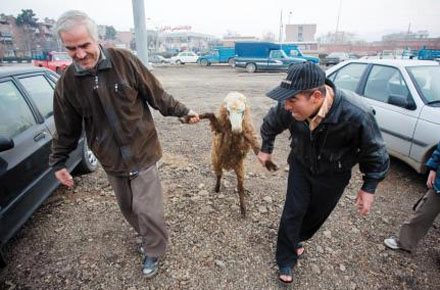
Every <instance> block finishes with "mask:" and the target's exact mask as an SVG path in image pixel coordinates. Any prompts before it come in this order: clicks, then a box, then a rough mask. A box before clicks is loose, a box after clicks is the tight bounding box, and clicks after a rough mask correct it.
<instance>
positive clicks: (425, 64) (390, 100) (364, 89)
mask: <svg viewBox="0 0 440 290" xmlns="http://www.w3.org/2000/svg"><path fill="white" fill-rule="evenodd" d="M326 74H327V77H328V78H329V79H330V80H332V81H333V82H334V84H335V85H336V87H337V88H341V89H347V90H350V91H353V92H355V93H357V94H358V95H360V96H362V97H363V99H364V101H365V102H367V103H368V104H370V105H371V107H372V108H373V110H374V113H375V116H376V120H377V123H378V125H379V127H380V130H381V132H382V136H383V138H384V139H385V142H386V146H387V149H388V152H389V153H390V154H391V155H392V156H394V157H396V158H398V159H400V160H402V161H404V162H405V163H407V164H409V165H410V166H411V167H412V168H414V169H415V170H416V171H417V172H418V173H424V172H425V171H426V168H425V166H424V164H425V163H426V161H427V159H428V158H429V157H430V156H431V154H432V152H433V150H434V148H435V146H436V145H437V144H438V142H439V141H440V65H439V63H437V62H435V61H422V60H403V59H359V60H352V61H346V62H343V63H340V64H338V65H336V66H334V67H332V68H330V69H328V70H327V71H326Z"/></svg>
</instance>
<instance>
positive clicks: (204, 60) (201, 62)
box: [200, 58, 209, 66]
mask: <svg viewBox="0 0 440 290" xmlns="http://www.w3.org/2000/svg"><path fill="white" fill-rule="evenodd" d="M200 65H202V66H208V65H209V62H208V60H207V59H205V58H203V59H201V60H200Z"/></svg>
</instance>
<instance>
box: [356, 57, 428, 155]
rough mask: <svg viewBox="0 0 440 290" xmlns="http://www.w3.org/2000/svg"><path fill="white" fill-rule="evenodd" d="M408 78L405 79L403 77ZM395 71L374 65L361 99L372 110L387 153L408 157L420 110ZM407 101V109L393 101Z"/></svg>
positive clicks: (394, 68) (405, 82) (406, 82)
mask: <svg viewBox="0 0 440 290" xmlns="http://www.w3.org/2000/svg"><path fill="white" fill-rule="evenodd" d="M406 76H407V75H406ZM409 82H410V79H409V77H408V76H407V79H406V80H405V78H404V76H403V75H402V72H401V71H400V69H399V68H398V67H394V66H387V65H379V64H373V65H372V66H371V70H370V71H369V73H368V76H367V78H366V81H365V83H364V86H363V88H361V95H362V96H363V97H365V101H367V102H368V103H369V104H370V105H371V106H372V107H373V108H374V110H375V115H376V120H377V123H378V125H379V127H380V130H381V131H382V136H383V138H384V140H385V142H386V145H387V148H388V150H390V151H392V153H394V154H395V155H400V156H402V157H404V156H405V157H407V156H409V152H410V149H411V144H412V140H413V136H414V131H415V127H416V124H417V119H418V116H419V114H420V109H421V106H417V105H416V103H415V101H414V98H413V96H412V94H411V92H410V89H409V88H408V83H409ZM396 98H398V99H402V100H406V102H407V104H410V105H409V106H406V107H404V106H401V105H396V104H395V103H394V102H393V101H392V100H393V99H396Z"/></svg>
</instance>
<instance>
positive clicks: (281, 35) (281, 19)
mask: <svg viewBox="0 0 440 290" xmlns="http://www.w3.org/2000/svg"><path fill="white" fill-rule="evenodd" d="M279 42H280V44H281V43H283V9H281V13H280V36H279Z"/></svg>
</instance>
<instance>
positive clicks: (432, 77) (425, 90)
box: [407, 66, 440, 104]
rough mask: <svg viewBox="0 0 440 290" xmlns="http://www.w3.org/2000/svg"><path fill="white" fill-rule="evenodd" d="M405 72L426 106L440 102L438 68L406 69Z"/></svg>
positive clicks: (439, 68) (439, 70)
mask: <svg viewBox="0 0 440 290" xmlns="http://www.w3.org/2000/svg"><path fill="white" fill-rule="evenodd" d="M407 71H408V73H409V74H410V75H411V77H412V79H413V80H414V82H415V84H416V87H417V88H418V90H419V92H420V93H421V94H422V97H423V98H424V99H425V100H426V102H428V104H429V103H438V102H440V66H418V67H408V68H407Z"/></svg>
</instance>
